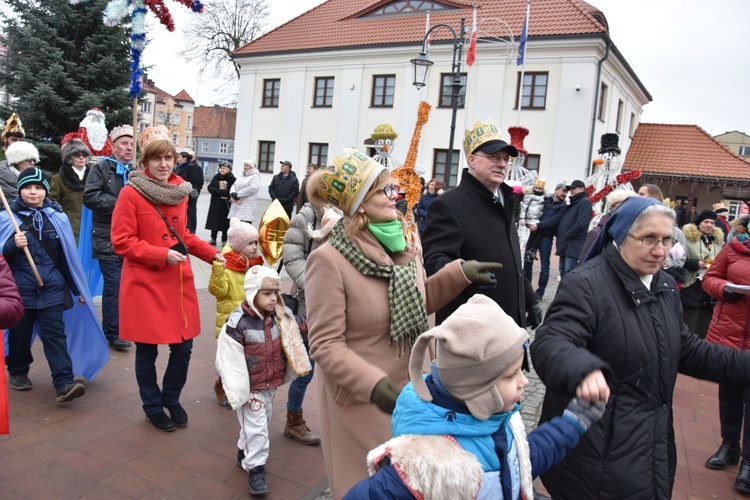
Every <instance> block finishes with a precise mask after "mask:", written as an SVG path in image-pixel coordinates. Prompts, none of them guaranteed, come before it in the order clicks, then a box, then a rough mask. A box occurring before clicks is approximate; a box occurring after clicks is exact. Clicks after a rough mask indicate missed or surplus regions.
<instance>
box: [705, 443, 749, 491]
mask: <svg viewBox="0 0 750 500" xmlns="http://www.w3.org/2000/svg"><path fill="white" fill-rule="evenodd" d="M739 461H740V443H726V442H725V443H721V446H720V447H719V451H717V452H716V453H714V455H713V456H712V457H711V458H709V459H708V460H706V467H708V468H709V469H713V470H724V469H726V468H727V464H729V465H737V464H738V463H739ZM748 484H750V483H748Z"/></svg>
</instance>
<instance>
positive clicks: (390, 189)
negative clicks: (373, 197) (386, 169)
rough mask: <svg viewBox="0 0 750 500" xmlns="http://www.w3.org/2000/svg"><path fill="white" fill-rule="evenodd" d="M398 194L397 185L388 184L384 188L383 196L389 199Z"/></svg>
mask: <svg viewBox="0 0 750 500" xmlns="http://www.w3.org/2000/svg"><path fill="white" fill-rule="evenodd" d="M396 193H398V186H396V185H395V184H388V185H387V186H385V187H384V188H383V194H384V195H385V196H386V197H388V198H390V197H391V196H393V195H394V194H396Z"/></svg>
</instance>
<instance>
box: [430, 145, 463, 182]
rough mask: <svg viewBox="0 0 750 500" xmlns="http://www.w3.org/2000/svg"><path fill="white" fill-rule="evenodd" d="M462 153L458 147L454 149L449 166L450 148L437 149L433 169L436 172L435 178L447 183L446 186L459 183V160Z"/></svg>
mask: <svg viewBox="0 0 750 500" xmlns="http://www.w3.org/2000/svg"><path fill="white" fill-rule="evenodd" d="M460 157H461V153H460V152H459V150H458V149H454V150H453V156H452V157H451V165H450V167H448V150H447V149H436V150H435V156H434V162H433V164H432V171H433V172H435V178H436V179H437V180H439V181H441V182H442V183H443V184H445V187H446V188H450V187H455V186H456V185H458V160H459V158H460Z"/></svg>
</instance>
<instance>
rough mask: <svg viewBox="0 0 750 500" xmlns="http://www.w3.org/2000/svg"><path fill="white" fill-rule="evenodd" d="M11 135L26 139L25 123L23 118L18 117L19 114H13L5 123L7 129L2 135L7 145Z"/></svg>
mask: <svg viewBox="0 0 750 500" xmlns="http://www.w3.org/2000/svg"><path fill="white" fill-rule="evenodd" d="M10 134H21V137H26V131H25V130H24V129H23V123H21V118H19V117H18V113H13V114H12V115H10V118H8V121H6V122H5V128H4V129H3V133H2V136H1V137H2V141H3V144H5V140H6V139H7V138H8V136H9V135H10Z"/></svg>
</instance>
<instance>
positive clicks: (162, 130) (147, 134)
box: [138, 125, 172, 151]
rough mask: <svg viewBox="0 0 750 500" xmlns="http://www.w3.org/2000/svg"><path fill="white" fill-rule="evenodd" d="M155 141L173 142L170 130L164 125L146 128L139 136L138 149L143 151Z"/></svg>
mask: <svg viewBox="0 0 750 500" xmlns="http://www.w3.org/2000/svg"><path fill="white" fill-rule="evenodd" d="M154 141H169V142H172V138H171V137H170V136H169V130H167V127H165V126H164V125H157V126H155V127H146V129H145V130H144V131H143V132H141V135H139V136H138V147H139V148H141V151H143V150H144V149H145V148H146V146H148V145H149V144H151V143H152V142H154Z"/></svg>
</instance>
